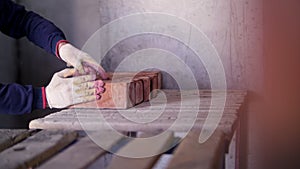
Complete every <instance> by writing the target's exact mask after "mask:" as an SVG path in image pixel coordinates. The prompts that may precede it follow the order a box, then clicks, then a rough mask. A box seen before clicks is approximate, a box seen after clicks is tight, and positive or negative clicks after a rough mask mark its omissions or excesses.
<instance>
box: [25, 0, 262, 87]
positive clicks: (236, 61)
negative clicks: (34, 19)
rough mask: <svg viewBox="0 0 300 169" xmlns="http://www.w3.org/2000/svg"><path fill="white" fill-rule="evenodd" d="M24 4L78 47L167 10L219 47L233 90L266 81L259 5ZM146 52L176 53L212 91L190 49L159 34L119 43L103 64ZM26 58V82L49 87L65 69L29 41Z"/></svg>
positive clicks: (30, 0)
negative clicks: (117, 24) (125, 20)
mask: <svg viewBox="0 0 300 169" xmlns="http://www.w3.org/2000/svg"><path fill="white" fill-rule="evenodd" d="M21 3H22V4H25V5H26V7H27V8H28V9H30V10H34V11H36V12H37V13H39V14H41V15H42V16H44V17H46V18H48V19H50V20H52V21H53V22H54V23H55V24H56V25H57V26H59V27H60V28H61V29H62V30H63V31H64V32H65V34H66V35H67V37H68V39H69V40H70V41H71V42H72V43H74V44H75V45H76V46H78V47H79V48H80V47H82V46H83V45H84V43H85V42H86V41H87V40H88V38H89V37H90V36H91V35H92V34H93V33H94V32H95V31H96V30H97V29H99V28H100V27H101V26H103V25H105V24H107V23H109V22H111V21H113V20H115V19H117V18H119V17H122V16H126V15H130V14H134V13H138V12H162V13H168V14H171V15H175V16H177V17H180V18H184V19H186V20H187V21H189V22H191V23H192V24H194V25H195V26H197V27H199V28H200V29H201V30H202V31H203V32H204V33H205V34H206V35H207V36H208V38H209V39H210V40H211V41H212V43H213V45H214V46H215V47H216V49H217V51H218V53H219V55H220V57H221V60H222V62H223V65H224V68H225V72H226V78H227V83H228V88H231V89H252V90H257V89H258V88H259V87H260V86H261V80H257V79H261V71H262V62H261V57H260V55H261V54H262V52H261V49H258V48H256V47H257V46H258V45H257V43H259V41H261V37H259V36H258V34H259V32H258V31H259V30H260V27H259V26H260V25H259V22H261V21H260V18H259V15H260V14H259V10H260V9H259V6H258V4H257V3H256V2H255V1H251V2H248V1H246V0H231V1H218V0H215V1H210V0H201V1H194V0H184V1H183V0H179V1H171V0H164V1H159V0H155V1H153V0H151V1H150V0H146V1H137V0H131V1H125V0H110V1H105V0H85V1H81V0H64V1H59V0H47V1H43V2H40V1H38V0H26V1H25V0H23V1H21ZM57 4H59V5H57ZM245 13H246V14H247V15H245ZM108 40H109V39H108ZM99 46H100V45H99ZM145 48H161V49H165V50H168V51H170V52H172V53H174V54H176V55H177V56H178V57H180V58H181V59H183V60H185V63H186V64H187V65H188V66H189V67H190V68H191V69H192V71H193V73H194V75H195V76H196V78H197V81H198V85H199V88H209V87H210V82H209V78H208V75H207V72H206V70H205V67H204V66H203V64H202V63H201V61H200V60H199V59H197V58H196V56H194V54H193V53H192V52H191V51H190V50H189V49H188V48H187V47H185V46H184V45H183V44H182V43H180V42H178V41H176V40H174V39H172V38H167V37H161V36H157V35H153V36H149V35H141V36H134V37H129V38H127V39H126V40H124V41H122V42H120V43H118V44H116V45H115V46H114V48H113V49H112V50H111V51H109V53H108V54H107V56H106V57H105V59H104V60H103V66H104V67H105V68H106V69H107V70H108V71H113V70H114V69H115V68H116V67H117V65H118V64H119V63H120V61H121V60H122V59H123V58H124V57H126V56H128V55H129V54H132V53H133V52H136V51H139V50H141V49H145ZM21 58H22V62H21V63H22V64H21V70H22V76H21V77H22V82H23V83H26V84H28V83H31V84H37V85H41V84H46V82H47V81H48V80H49V78H50V77H51V74H52V73H53V72H55V71H57V70H58V69H61V68H62V67H63V64H62V63H61V62H59V61H57V60H56V58H55V57H52V56H50V55H48V54H46V53H45V52H43V51H42V50H40V49H38V48H37V47H34V46H33V45H31V44H30V43H28V41H27V40H22V41H21ZM186 58H187V59H186ZM167 61H168V60H165V61H163V62H167ZM128 70H130V67H129V68H128ZM166 77H168V76H166ZM45 79H46V80H45ZM168 79H170V81H164V82H165V84H166V85H165V87H166V88H173V87H176V85H175V84H174V81H171V78H168ZM253 79H255V80H253Z"/></svg>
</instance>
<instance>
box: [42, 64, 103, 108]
mask: <svg viewBox="0 0 300 169" xmlns="http://www.w3.org/2000/svg"><path fill="white" fill-rule="evenodd" d="M74 73H75V70H74V69H64V70H62V71H60V72H58V73H55V74H54V76H53V77H52V80H51V82H50V83H49V85H48V86H47V87H46V89H45V90H46V98H47V102H48V106H49V107H50V108H66V107H68V106H71V105H75V104H79V103H84V102H90V101H94V100H99V99H100V98H101V96H100V94H101V93H103V92H104V88H103V85H104V83H103V81H101V80H99V81H95V79H96V75H84V76H77V77H72V76H73V75H74Z"/></svg>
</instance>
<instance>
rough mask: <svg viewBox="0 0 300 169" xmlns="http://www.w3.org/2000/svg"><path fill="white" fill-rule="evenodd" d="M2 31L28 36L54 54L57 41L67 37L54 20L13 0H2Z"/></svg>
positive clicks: (0, 7)
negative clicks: (47, 18) (27, 9)
mask: <svg viewBox="0 0 300 169" xmlns="http://www.w3.org/2000/svg"><path fill="white" fill-rule="evenodd" d="M0 31H1V32H3V33H4V34H6V35H8V36H11V37H13V38H16V39H18V38H21V37H24V36H26V37H27V38H28V39H29V40H30V41H31V42H33V43H34V44H36V45H37V46H39V47H41V48H43V49H45V50H46V51H47V52H49V53H52V54H54V55H55V50H56V44H57V42H58V41H60V40H65V39H66V38H65V35H64V33H63V32H62V31H61V30H60V29H59V28H57V27H56V26H55V25H54V24H53V23H52V22H50V21H48V20H46V19H44V18H43V17H41V16H39V15H38V14H36V13H34V12H31V11H26V10H25V8H24V6H21V5H18V4H15V3H14V2H12V1H11V0H0Z"/></svg>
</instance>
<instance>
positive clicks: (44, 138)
mask: <svg viewBox="0 0 300 169" xmlns="http://www.w3.org/2000/svg"><path fill="white" fill-rule="evenodd" d="M76 137H77V133H76V132H67V131H45V130H44V131H41V132H39V133H37V134H35V135H33V136H31V137H29V138H27V139H26V140H24V141H22V142H20V143H18V144H16V145H14V146H12V147H11V148H8V149H6V150H4V151H3V152H1V153H0V168H5V169H16V168H32V167H35V166H37V165H38V164H40V163H42V162H43V161H45V160H46V159H48V158H49V157H51V156H53V155H54V154H55V153H57V152H58V151H60V150H61V149H62V148H64V147H65V146H67V145H69V144H70V143H71V142H72V141H74V140H75V139H76Z"/></svg>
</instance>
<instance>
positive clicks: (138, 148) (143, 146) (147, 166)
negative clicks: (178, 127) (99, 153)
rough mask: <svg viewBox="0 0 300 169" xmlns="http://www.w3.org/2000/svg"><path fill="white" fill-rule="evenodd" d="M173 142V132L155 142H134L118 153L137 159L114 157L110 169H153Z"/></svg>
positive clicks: (158, 137)
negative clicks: (128, 154)
mask: <svg viewBox="0 0 300 169" xmlns="http://www.w3.org/2000/svg"><path fill="white" fill-rule="evenodd" d="M173 141H174V138H173V133H172V132H168V133H165V134H164V135H162V136H157V139H156V141H155V142H154V141H152V140H149V139H144V140H143V142H141V141H137V140H133V141H131V142H129V143H128V144H127V145H126V146H124V147H123V148H122V149H120V150H119V152H118V153H120V154H127V153H130V154H131V155H133V156H135V155H138V156H137V157H136V158H128V157H120V156H114V157H113V159H112V161H111V163H110V165H109V166H108V169H119V168H120V166H122V167H121V168H122V169H132V168H135V169H151V168H152V167H153V166H154V165H155V162H156V161H157V160H158V159H159V157H160V156H161V153H163V152H165V151H167V150H168V148H170V146H171V145H172V144H173ZM152 154H153V155H154V156H152V157H146V158H138V157H145V156H147V155H152ZM139 155H140V156H139Z"/></svg>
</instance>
